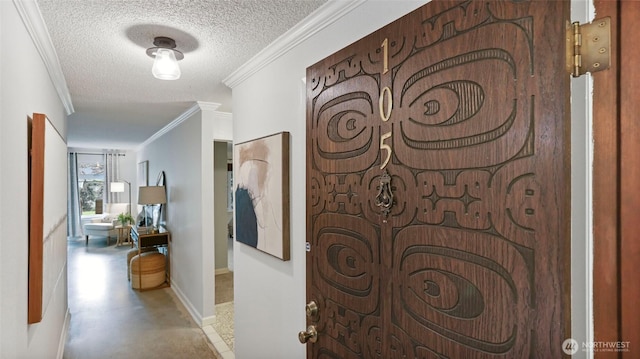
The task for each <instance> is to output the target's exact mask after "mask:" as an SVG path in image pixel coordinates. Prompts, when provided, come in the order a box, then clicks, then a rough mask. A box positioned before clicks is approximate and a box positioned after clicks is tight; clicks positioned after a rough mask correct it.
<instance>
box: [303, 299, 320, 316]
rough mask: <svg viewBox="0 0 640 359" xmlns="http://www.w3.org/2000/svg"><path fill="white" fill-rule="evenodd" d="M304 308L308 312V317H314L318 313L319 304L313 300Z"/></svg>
mask: <svg viewBox="0 0 640 359" xmlns="http://www.w3.org/2000/svg"><path fill="white" fill-rule="evenodd" d="M304 310H305V311H306V312H307V317H309V318H313V317H315V316H316V315H318V304H316V302H315V301H313V300H312V301H310V302H309V303H308V304H307V305H305V307H304Z"/></svg>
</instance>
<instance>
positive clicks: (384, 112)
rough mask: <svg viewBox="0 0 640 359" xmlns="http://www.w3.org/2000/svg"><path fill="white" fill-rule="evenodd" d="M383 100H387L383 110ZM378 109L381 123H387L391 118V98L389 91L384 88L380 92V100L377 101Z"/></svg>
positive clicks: (387, 88)
mask: <svg viewBox="0 0 640 359" xmlns="http://www.w3.org/2000/svg"><path fill="white" fill-rule="evenodd" d="M385 98H386V99H387V101H386V102H387V106H386V109H385ZM378 107H379V109H380V118H381V119H382V121H384V122H387V121H389V118H390V117H391V109H392V108H393V97H392V96H391V89H390V88H389V87H385V88H383V89H382V91H381V92H380V100H379V101H378Z"/></svg>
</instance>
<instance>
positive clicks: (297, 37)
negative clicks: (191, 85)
mask: <svg viewBox="0 0 640 359" xmlns="http://www.w3.org/2000/svg"><path fill="white" fill-rule="evenodd" d="M365 1H366V0H351V1H338V0H329V1H328V2H327V3H326V4H324V5H322V6H321V7H319V8H318V9H317V10H316V11H314V12H313V13H311V14H310V15H309V16H307V17H306V18H305V19H304V20H302V21H301V22H299V23H298V24H297V25H295V26H294V27H292V28H291V29H289V30H288V31H287V32H285V33H284V34H282V35H281V36H280V37H278V38H277V39H275V40H274V41H273V42H272V43H271V44H269V45H268V46H267V47H265V48H264V49H263V50H262V51H260V52H258V54H256V55H255V56H254V57H252V58H251V59H249V61H247V62H246V63H244V64H243V65H242V66H240V67H239V68H238V69H237V70H235V71H234V72H232V73H231V74H230V75H229V76H227V77H226V78H225V79H224V80H222V82H223V83H224V84H225V85H227V86H229V87H230V88H232V89H233V88H234V87H236V86H237V85H239V84H240V83H242V82H243V81H244V80H246V79H247V78H249V77H250V76H251V75H253V74H254V73H256V72H258V71H259V70H260V69H262V68H263V67H265V66H267V65H268V64H270V63H271V62H273V61H275V60H276V59H278V58H279V57H280V56H282V55H284V54H286V53H287V52H288V51H289V50H291V49H292V48H293V47H295V46H296V45H298V44H300V43H301V42H303V41H304V40H306V39H308V38H309V37H311V36H313V35H315V34H316V33H318V32H320V31H321V30H322V29H324V28H325V27H327V26H329V25H331V24H332V23H334V22H335V21H337V20H338V19H340V18H341V17H342V16H344V15H345V14H347V13H348V12H350V11H351V10H353V9H354V8H356V7H358V6H360V4H362V3H364V2H365Z"/></svg>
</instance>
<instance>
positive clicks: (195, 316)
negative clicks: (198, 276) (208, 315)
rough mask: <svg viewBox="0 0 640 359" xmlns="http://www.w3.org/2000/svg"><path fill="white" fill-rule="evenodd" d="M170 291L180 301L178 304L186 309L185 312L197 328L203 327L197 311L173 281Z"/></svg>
mask: <svg viewBox="0 0 640 359" xmlns="http://www.w3.org/2000/svg"><path fill="white" fill-rule="evenodd" d="M171 290H172V291H173V292H174V293H175V294H176V297H178V299H180V302H181V303H182V305H184V307H185V308H186V309H187V311H188V312H189V314H190V315H191V318H193V321H195V322H196V324H197V325H198V326H200V327H203V326H204V325H203V324H202V322H203V318H202V316H201V315H200V313H198V311H197V310H196V308H195V307H194V306H193V304H192V303H191V301H189V299H187V296H186V295H185V294H184V292H183V291H182V290H181V289H180V287H178V286H177V285H176V284H175V283H173V281H172V282H171Z"/></svg>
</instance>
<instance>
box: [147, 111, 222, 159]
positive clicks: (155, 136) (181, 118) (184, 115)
mask: <svg viewBox="0 0 640 359" xmlns="http://www.w3.org/2000/svg"><path fill="white" fill-rule="evenodd" d="M220 106H221V104H219V103H215V102H203V101H197V102H196V103H194V104H193V106H191V107H189V108H188V109H187V110H186V111H184V112H183V113H181V114H180V116H178V117H176V118H175V120H173V121H171V122H169V123H168V124H167V125H166V126H164V127H163V128H161V129H160V130H159V131H158V132H156V133H154V134H153V135H151V137H149V138H147V139H146V140H145V141H144V142H142V143H141V144H140V145H139V146H138V147H137V148H136V151H140V150H141V149H143V148H144V147H145V146H147V145H148V144H150V143H151V142H153V141H155V140H157V139H158V138H160V137H161V136H162V135H164V134H165V133H167V132H169V131H171V130H173V129H174V128H176V127H177V126H178V125H180V124H181V123H183V122H184V121H186V120H187V119H188V118H189V117H191V116H193V115H194V114H196V113H198V112H200V111H202V110H208V111H215V110H216V109H218V107H220Z"/></svg>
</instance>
